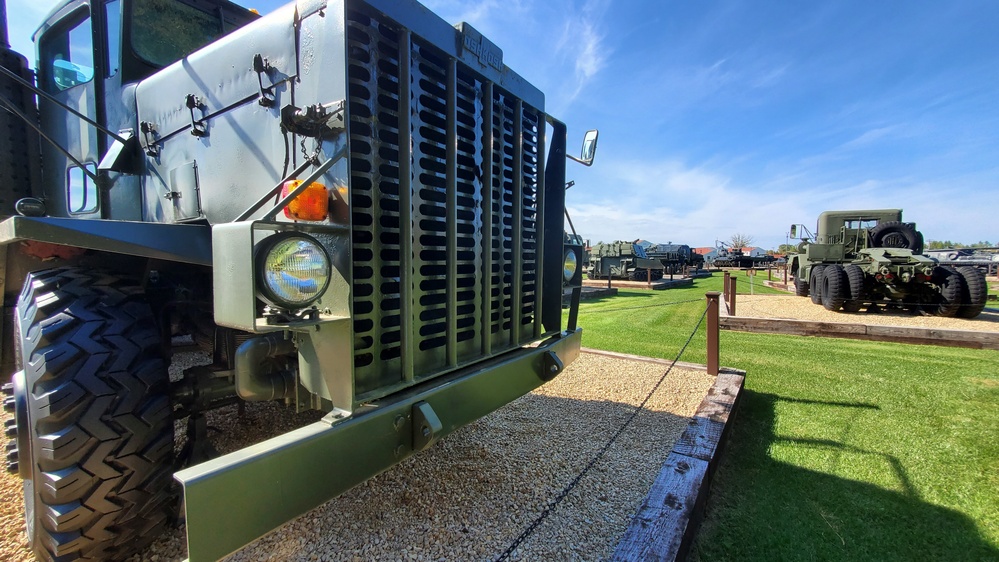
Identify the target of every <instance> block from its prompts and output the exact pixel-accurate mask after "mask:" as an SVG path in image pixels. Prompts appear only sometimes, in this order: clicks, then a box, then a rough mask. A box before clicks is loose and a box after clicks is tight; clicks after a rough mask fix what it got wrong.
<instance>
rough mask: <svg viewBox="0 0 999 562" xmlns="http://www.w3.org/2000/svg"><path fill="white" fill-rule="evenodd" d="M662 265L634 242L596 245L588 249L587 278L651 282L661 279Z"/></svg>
mask: <svg viewBox="0 0 999 562" xmlns="http://www.w3.org/2000/svg"><path fill="white" fill-rule="evenodd" d="M664 268H665V266H663V263H662V262H661V261H659V260H658V259H652V258H649V256H648V255H647V254H646V253H645V250H644V249H643V248H642V247H641V246H639V245H638V244H635V243H634V242H624V241H621V240H618V241H616V242H611V243H610V244H604V243H600V244H596V245H594V246H593V247H592V248H590V262H589V268H588V269H587V276H588V277H589V278H590V279H607V278H608V277H610V278H613V279H631V280H633V281H648V280H649V279H650V278H651V280H652V281H655V280H657V279H662V278H663V269H664Z"/></svg>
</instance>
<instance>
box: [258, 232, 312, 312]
mask: <svg viewBox="0 0 999 562" xmlns="http://www.w3.org/2000/svg"><path fill="white" fill-rule="evenodd" d="M256 261H257V271H258V272H259V278H258V283H257V289H258V292H259V293H260V297H261V298H262V299H263V300H265V301H267V302H268V303H270V304H272V305H275V306H279V307H282V308H288V309H294V308H304V307H306V306H308V305H310V304H312V303H313V302H314V301H316V300H317V299H319V297H321V296H322V295H323V293H324V292H325V291H326V287H327V286H328V285H329V282H330V257H329V254H327V253H326V249H325V248H323V246H322V245H321V244H319V242H317V241H316V240H315V239H313V238H311V237H308V236H303V235H301V234H293V233H286V234H275V235H274V236H270V237H268V238H267V239H265V240H264V241H263V242H261V244H260V247H259V249H258V251H257V260H256Z"/></svg>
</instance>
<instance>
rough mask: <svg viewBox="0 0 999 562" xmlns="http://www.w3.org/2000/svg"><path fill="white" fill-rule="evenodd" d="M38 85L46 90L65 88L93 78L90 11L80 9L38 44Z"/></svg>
mask: <svg viewBox="0 0 999 562" xmlns="http://www.w3.org/2000/svg"><path fill="white" fill-rule="evenodd" d="M39 50H40V53H41V58H42V60H41V65H40V67H41V69H42V74H43V77H42V85H43V86H44V88H45V90H46V91H48V92H50V93H57V92H61V91H63V90H68V89H70V88H72V87H74V86H79V85H80V84H86V83H87V82H90V81H91V80H93V79H94V33H93V28H92V26H91V23H90V14H89V13H87V12H81V13H80V15H79V17H76V18H73V19H71V20H69V21H68V23H67V24H65V25H62V26H60V27H59V28H58V29H55V30H52V31H50V32H49V33H48V34H46V36H45V37H44V38H43V39H42V42H41V46H40V49H39Z"/></svg>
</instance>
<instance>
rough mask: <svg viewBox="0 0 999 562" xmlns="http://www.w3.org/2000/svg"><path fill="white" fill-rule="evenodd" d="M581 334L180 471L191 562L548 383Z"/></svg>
mask: <svg viewBox="0 0 999 562" xmlns="http://www.w3.org/2000/svg"><path fill="white" fill-rule="evenodd" d="M580 340H581V330H574V331H567V332H563V333H562V334H560V335H558V336H555V337H553V338H550V339H548V340H546V341H544V342H542V343H541V344H540V345H539V346H537V347H531V348H522V349H519V350H515V351H512V352H510V353H507V354H504V355H502V356H500V357H496V358H494V359H492V360H490V361H487V362H485V363H481V364H477V365H474V366H472V367H469V368H467V369H464V370H461V371H458V372H456V373H453V374H451V375H449V376H447V377H445V378H444V380H439V379H438V380H434V381H429V382H428V383H426V384H425V385H423V386H417V387H414V388H411V389H409V390H408V391H406V392H405V393H402V394H400V395H396V396H392V397H391V399H385V400H381V401H378V402H377V403H373V404H372V405H371V408H369V409H366V410H364V411H360V412H357V413H355V415H354V416H353V417H351V418H350V419H347V420H344V421H339V422H338V421H336V420H328V419H324V420H323V421H320V422H316V423H313V424H311V425H308V426H306V427H303V428H300V429H297V430H295V431H291V432H288V433H285V434H283V435H280V436H278V437H275V438H273V439H269V440H267V441H264V442H261V443H258V444H256V445H252V446H250V447H247V448H245V449H241V450H239V451H236V452H234V453H230V454H228V455H224V456H222V457H219V458H217V459H214V460H211V461H208V462H205V463H202V464H200V465H197V466H194V467H191V468H188V469H185V470H182V471H180V472H177V473H176V474H175V475H174V477H175V478H176V479H177V480H178V481H180V483H181V484H182V485H183V486H184V502H185V509H186V516H187V548H188V556H189V557H190V560H193V561H200V560H215V559H218V558H221V557H222V556H225V555H227V554H229V553H231V552H233V551H235V550H237V549H238V548H240V547H242V546H243V545H245V544H247V543H249V542H251V541H253V540H254V539H256V538H258V537H260V536H262V535H264V534H265V533H267V532H269V531H271V530H273V529H274V528H276V527H278V526H280V525H282V524H284V523H286V522H288V521H290V520H291V519H293V518H295V517H297V516H299V515H301V514H303V513H305V512H307V511H309V510H310V509H313V508H315V507H317V506H319V505H321V504H322V503H324V502H326V501H328V500H330V499H332V498H334V497H336V496H337V495H339V494H341V493H343V492H345V491H346V490H348V489H350V488H352V487H353V486H355V485H357V484H360V483H361V482H364V481H365V480H367V479H368V478H371V477H372V476H375V475H376V474H378V473H380V472H382V471H384V470H386V469H388V468H390V467H391V466H392V465H394V464H396V463H398V462H399V461H401V460H403V459H405V458H407V457H409V456H411V455H412V454H414V453H415V452H417V451H420V450H423V449H425V448H427V447H428V446H430V445H431V444H432V443H433V442H434V441H436V440H437V439H439V438H440V437H443V436H444V435H447V434H448V433H451V432H452V431H454V430H456V429H458V428H459V427H461V426H463V425H465V424H468V423H470V422H472V421H474V420H476V419H478V418H480V417H482V416H484V415H486V414H488V413H490V412H492V411H493V410H496V409H497V408H499V407H501V406H503V405H505V404H507V403H509V402H511V401H513V400H514V399H516V398H518V397H520V396H522V395H524V394H526V393H527V392H530V391H531V390H533V389H534V388H537V387H538V386H540V385H541V384H543V382H544V381H547V380H551V379H552V378H553V377H554V376H555V375H557V374H558V373H559V372H561V370H562V368H563V367H564V365H568V364H569V363H570V362H571V361H573V360H574V359H575V358H576V357H577V356H578V354H579V347H580Z"/></svg>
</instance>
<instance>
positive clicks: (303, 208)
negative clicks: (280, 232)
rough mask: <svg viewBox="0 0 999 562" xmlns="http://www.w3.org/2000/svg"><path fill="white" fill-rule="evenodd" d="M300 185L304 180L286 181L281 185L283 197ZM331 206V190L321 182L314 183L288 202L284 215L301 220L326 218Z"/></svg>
mask: <svg viewBox="0 0 999 562" xmlns="http://www.w3.org/2000/svg"><path fill="white" fill-rule="evenodd" d="M300 185H302V180H291V181H286V182H284V185H282V186H281V197H282V198H284V197H287V196H288V194H289V193H291V192H292V191H295V190H296V189H298V186H300ZM329 206H330V196H329V192H327V191H326V186H325V185H323V184H321V183H313V184H312V185H310V186H309V187H307V188H305V191H303V192H302V193H299V194H298V196H297V197H295V198H294V199H292V200H291V201H289V202H288V205H287V206H285V208H284V216H286V217H288V218H289V219H294V220H299V221H321V220H326V215H327V214H328V213H329Z"/></svg>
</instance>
